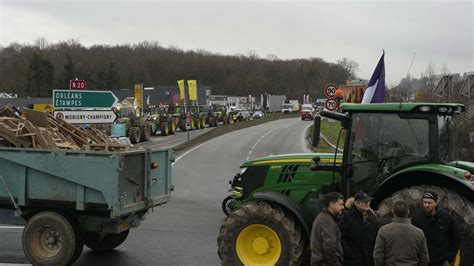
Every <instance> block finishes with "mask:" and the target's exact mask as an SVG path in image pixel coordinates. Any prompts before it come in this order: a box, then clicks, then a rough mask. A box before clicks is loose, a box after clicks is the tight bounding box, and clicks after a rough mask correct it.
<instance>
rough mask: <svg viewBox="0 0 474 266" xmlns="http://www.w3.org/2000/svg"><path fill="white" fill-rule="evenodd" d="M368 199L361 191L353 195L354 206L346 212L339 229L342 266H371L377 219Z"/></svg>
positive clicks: (372, 263)
mask: <svg viewBox="0 0 474 266" xmlns="http://www.w3.org/2000/svg"><path fill="white" fill-rule="evenodd" d="M371 200H372V198H370V197H369V196H368V195H367V193H364V192H362V191H359V192H357V193H356V194H355V195H354V205H355V206H352V208H351V209H349V210H348V211H346V212H345V213H344V214H343V215H342V218H341V220H340V221H339V227H340V229H341V242H342V248H343V251H344V265H348V266H352V265H354V266H365V265H367V266H373V265H374V259H373V252H374V245H375V239H376V237H377V230H378V223H377V217H376V216H375V214H374V213H373V211H372V210H371V209H370V201H371Z"/></svg>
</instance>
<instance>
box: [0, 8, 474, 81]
mask: <svg viewBox="0 0 474 266" xmlns="http://www.w3.org/2000/svg"><path fill="white" fill-rule="evenodd" d="M473 2H474V1H472V0H471V1H364V2H363V1H344V2H342V1H327V2H325V1H312V2H307V1H306V2H294V1H292V2H289V1H288V2H285V1H283V2H282V1H280V2H268V1H257V0H255V1H240V2H233V1H219V2H201V1H193V2H184V1H174V2H164V1H126V0H122V1H110V0H99V1H81V0H50V1H22V0H0V45H1V46H7V45H9V44H10V43H12V42H18V43H30V44H32V43H33V42H34V40H35V39H36V38H38V37H44V38H46V39H47V40H48V41H49V42H58V41H64V40H67V39H76V40H79V41H80V42H81V43H82V44H83V45H86V46H90V45H93V44H110V45H115V44H123V43H136V42H142V41H158V42H159V43H161V44H162V45H163V46H165V47H167V46H170V45H173V46H177V47H179V48H182V49H185V50H195V49H205V50H207V51H210V52H214V53H220V54H231V55H233V54H247V53H248V52H249V51H255V52H256V53H257V54H258V55H259V56H261V57H267V56H268V55H269V54H273V55H276V56H278V57H279V58H281V59H291V58H309V57H320V58H323V59H324V60H326V61H330V62H336V61H337V60H338V59H341V58H343V57H348V58H350V59H352V60H354V61H356V62H358V63H359V72H358V75H359V76H361V77H362V78H366V79H369V78H370V76H371V74H372V71H373V69H374V68H375V65H376V63H377V61H378V59H379V57H380V55H381V54H382V50H383V49H385V65H386V79H387V82H388V84H390V85H396V84H397V83H398V81H399V80H400V79H401V78H403V77H405V76H406V74H407V71H408V68H409V66H410V62H411V60H412V58H413V55H414V53H416V57H415V61H414V64H413V67H412V69H411V71H410V74H411V75H412V76H415V77H419V76H420V73H421V72H424V71H425V70H426V68H427V66H428V64H429V63H431V64H433V65H434V66H435V69H436V70H437V71H438V72H441V69H442V67H443V65H447V67H448V69H449V71H450V72H451V73H463V72H466V71H472V70H474V57H473V55H474V19H473V16H474V4H473Z"/></svg>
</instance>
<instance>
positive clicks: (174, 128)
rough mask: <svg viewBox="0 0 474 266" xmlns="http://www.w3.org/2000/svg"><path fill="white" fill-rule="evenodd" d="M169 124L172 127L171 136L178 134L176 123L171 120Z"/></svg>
mask: <svg viewBox="0 0 474 266" xmlns="http://www.w3.org/2000/svg"><path fill="white" fill-rule="evenodd" d="M168 124H169V126H170V128H169V133H170V134H174V133H176V122H175V121H174V120H171V121H170V122H169V123H168Z"/></svg>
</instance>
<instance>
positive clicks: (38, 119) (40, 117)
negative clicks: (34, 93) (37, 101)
mask: <svg viewBox="0 0 474 266" xmlns="http://www.w3.org/2000/svg"><path fill="white" fill-rule="evenodd" d="M23 115H24V116H25V117H26V119H28V120H29V121H30V122H31V123H33V124H35V125H36V126H39V127H48V126H49V123H48V114H47V113H44V112H40V111H36V110H33V109H28V108H23Z"/></svg>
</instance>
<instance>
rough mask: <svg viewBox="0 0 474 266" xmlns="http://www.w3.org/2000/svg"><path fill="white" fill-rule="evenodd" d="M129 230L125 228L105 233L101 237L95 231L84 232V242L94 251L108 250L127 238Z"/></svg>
mask: <svg viewBox="0 0 474 266" xmlns="http://www.w3.org/2000/svg"><path fill="white" fill-rule="evenodd" d="M129 232H130V230H126V231H123V232H121V233H119V234H105V236H104V237H103V238H102V239H101V237H100V235H99V234H97V233H96V232H86V233H85V244H86V246H87V247H88V248H90V249H93V250H95V251H110V250H112V249H114V248H116V247H118V246H120V244H122V243H123V242H124V241H125V239H127V237H128V233H129Z"/></svg>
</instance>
